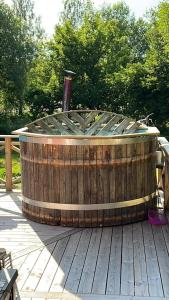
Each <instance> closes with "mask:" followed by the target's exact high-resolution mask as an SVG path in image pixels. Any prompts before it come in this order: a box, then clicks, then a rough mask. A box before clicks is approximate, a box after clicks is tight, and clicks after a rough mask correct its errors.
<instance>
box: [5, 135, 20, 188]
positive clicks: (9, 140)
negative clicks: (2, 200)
mask: <svg viewBox="0 0 169 300" xmlns="http://www.w3.org/2000/svg"><path fill="white" fill-rule="evenodd" d="M2 151H4V163H5V174H6V175H5V179H4V178H0V188H5V189H6V191H12V189H13V186H14V185H15V184H17V183H20V182H21V176H19V177H17V178H13V175H12V152H13V151H14V152H17V153H20V143H19V137H18V136H17V135H0V152H2Z"/></svg>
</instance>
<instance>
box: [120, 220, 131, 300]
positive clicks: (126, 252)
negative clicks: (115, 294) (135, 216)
mask: <svg viewBox="0 0 169 300" xmlns="http://www.w3.org/2000/svg"><path fill="white" fill-rule="evenodd" d="M121 294H122V295H131V296H132V295H134V271H133V237H132V225H125V226H123V248H122V270H121Z"/></svg>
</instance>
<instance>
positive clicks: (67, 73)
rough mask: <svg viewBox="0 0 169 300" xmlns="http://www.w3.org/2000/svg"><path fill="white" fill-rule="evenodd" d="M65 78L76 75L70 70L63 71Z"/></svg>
mask: <svg viewBox="0 0 169 300" xmlns="http://www.w3.org/2000/svg"><path fill="white" fill-rule="evenodd" d="M64 73H65V76H70V77H72V78H73V77H75V75H76V73H75V72H73V71H70V70H64Z"/></svg>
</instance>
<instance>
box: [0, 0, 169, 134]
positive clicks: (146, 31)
mask: <svg viewBox="0 0 169 300" xmlns="http://www.w3.org/2000/svg"><path fill="white" fill-rule="evenodd" d="M13 2H14V8H13V10H11V9H10V8H9V7H8V6H7V5H5V4H4V2H3V1H2V0H0V27H1V30H0V40H3V41H4V42H3V43H1V44H2V45H1V44H0V109H1V110H3V111H4V112H3V113H1V115H0V118H1V122H0V130H1V132H3V133H7V132H9V131H10V130H12V129H14V127H15V128H17V127H22V126H23V125H25V123H27V122H28V121H30V120H34V119H36V118H37V117H41V116H44V115H46V114H51V113H53V111H55V110H57V109H58V108H61V106H62V103H61V102H62V98H63V78H64V73H63V72H64V69H70V70H72V71H74V72H76V73H77V75H76V77H75V79H74V82H73V97H72V102H71V108H72V109H78V108H91V109H106V110H112V111H115V112H119V113H124V114H126V115H128V116H133V117H135V118H137V119H139V118H142V117H143V116H146V115H148V114H149V113H151V112H153V113H154V117H153V119H154V122H156V124H157V126H158V127H159V128H160V129H161V130H163V131H165V132H168V131H169V129H168V128H169V126H168V124H169V115H168V111H167V108H168V106H169V3H168V1H163V2H162V3H161V4H160V5H159V7H157V9H154V10H152V12H151V14H150V15H149V18H147V19H142V18H140V19H136V18H135V17H134V15H133V14H131V13H130V10H129V8H128V6H127V5H126V4H125V3H124V2H118V3H116V4H114V5H112V6H110V5H104V6H103V7H102V8H101V9H99V10H96V9H95V8H94V6H93V5H92V2H91V1H90V0H77V1H75V0H65V1H64V10H63V12H62V14H61V18H60V22H59V23H58V24H57V25H56V27H55V33H54V36H53V37H52V38H51V39H50V40H46V39H45V38H44V35H43V33H42V30H41V26H40V23H39V19H38V18H36V16H35V14H34V9H33V6H34V5H33V1H32V0H13ZM11 45H12V47H11ZM18 122H19V123H18ZM4 124H5V125H4ZM13 124H15V125H13ZM20 125H22V126H20ZM168 135H169V134H168Z"/></svg>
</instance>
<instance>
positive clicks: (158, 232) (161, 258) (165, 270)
mask: <svg viewBox="0 0 169 300" xmlns="http://www.w3.org/2000/svg"><path fill="white" fill-rule="evenodd" d="M153 234H154V240H155V246H156V251H157V256H158V263H159V268H160V273H161V280H162V284H163V291H164V296H165V297H169V255H168V251H167V247H166V243H165V239H164V236H163V233H162V229H161V227H159V226H158V227H153Z"/></svg>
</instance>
